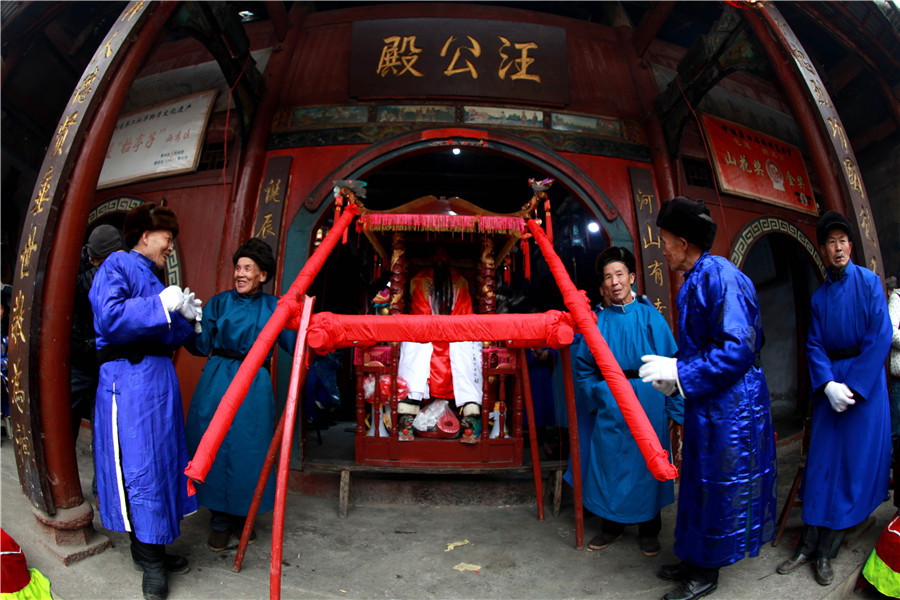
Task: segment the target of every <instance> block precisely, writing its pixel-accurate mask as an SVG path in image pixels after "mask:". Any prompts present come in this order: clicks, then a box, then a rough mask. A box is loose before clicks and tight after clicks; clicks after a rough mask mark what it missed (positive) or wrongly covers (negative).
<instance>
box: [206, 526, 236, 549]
mask: <svg viewBox="0 0 900 600" xmlns="http://www.w3.org/2000/svg"><path fill="white" fill-rule="evenodd" d="M230 539H231V530H230V529H226V530H225V531H216V530H215V529H213V530H212V531H211V532H210V534H209V538H208V539H207V540H206V546H207V547H208V548H209V549H210V550H212V551H213V552H222V551H223V550H225V548H227V547H228V540H230Z"/></svg>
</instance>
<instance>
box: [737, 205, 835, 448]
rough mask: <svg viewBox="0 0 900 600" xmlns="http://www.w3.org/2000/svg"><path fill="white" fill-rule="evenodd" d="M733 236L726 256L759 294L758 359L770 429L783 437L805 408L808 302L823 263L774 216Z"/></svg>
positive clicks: (799, 421)
mask: <svg viewBox="0 0 900 600" xmlns="http://www.w3.org/2000/svg"><path fill="white" fill-rule="evenodd" d="M735 240H736V242H735V244H734V247H733V249H732V253H731V260H732V262H734V263H735V264H736V265H737V266H738V267H739V268H740V269H741V270H742V271H743V272H744V273H745V274H746V275H747V276H748V277H750V279H751V280H752V281H753V285H754V286H755V287H756V292H757V295H758V296H759V305H760V314H761V316H762V325H763V335H764V336H765V345H764V347H763V349H762V351H761V352H760V359H761V362H762V368H763V372H764V373H765V375H766V382H767V383H768V385H769V397H770V398H771V401H772V416H773V419H774V421H775V430H776V432H777V433H778V434H779V436H778V437H779V439H785V438H786V437H790V436H792V435H795V434H797V433H798V432H800V431H801V429H802V426H803V419H804V418H805V417H806V414H807V411H808V407H809V392H810V390H809V370H808V368H807V362H806V337H807V331H808V328H809V301H810V297H811V296H812V293H813V292H814V291H815V289H816V288H817V287H818V286H819V284H820V283H821V281H822V279H823V277H824V265H823V264H822V261H821V258H820V257H819V255H818V254H817V253H816V251H815V246H814V245H813V242H812V240H810V239H809V238H808V237H807V236H806V235H805V234H804V233H803V232H801V231H800V230H799V229H798V228H797V227H796V226H795V225H793V224H792V223H790V222H789V221H786V220H784V219H780V218H777V217H763V218H760V219H756V220H755V221H753V222H751V223H749V224H748V225H747V226H746V227H744V229H743V230H742V231H741V232H740V233H739V234H738V235H737V236H736V237H735ZM773 323H778V327H774V326H771V325H769V324H773ZM767 325H768V326H767Z"/></svg>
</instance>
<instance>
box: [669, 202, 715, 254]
mask: <svg viewBox="0 0 900 600" xmlns="http://www.w3.org/2000/svg"><path fill="white" fill-rule="evenodd" d="M656 226H657V227H659V228H661V229H666V230H668V231H671V232H672V233H674V234H675V235H677V236H679V237H683V238H684V239H686V240H687V241H689V242H690V243H692V244H694V245H696V246H699V247H700V249H701V250H709V249H710V248H712V245H713V241H714V240H715V239H716V224H715V222H714V221H713V220H712V217H710V216H709V209H708V208H707V207H706V205H705V204H704V203H703V201H702V200H691V199H690V198H687V197H685V196H677V197H675V198H672V199H671V200H666V201H665V202H663V203H662V206H660V207H659V214H658V215H657V216H656Z"/></svg>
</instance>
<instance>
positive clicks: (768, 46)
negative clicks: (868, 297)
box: [741, 10, 846, 213]
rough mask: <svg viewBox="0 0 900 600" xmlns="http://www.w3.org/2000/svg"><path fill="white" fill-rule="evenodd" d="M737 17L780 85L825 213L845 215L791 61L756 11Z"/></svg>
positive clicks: (823, 144)
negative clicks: (815, 180)
mask: <svg viewBox="0 0 900 600" xmlns="http://www.w3.org/2000/svg"><path fill="white" fill-rule="evenodd" d="M741 14H742V15H743V16H744V19H745V20H746V21H747V23H748V24H749V25H750V28H751V29H752V30H753V33H754V36H755V38H756V41H758V42H759V45H760V46H761V47H762V49H763V52H765V53H766V56H767V57H768V59H769V66H771V67H772V70H773V71H775V76H776V77H775V78H776V80H777V81H778V82H779V83H780V84H781V86H782V89H783V90H784V95H785V99H786V100H787V102H788V104H789V105H790V107H791V112H792V113H793V115H794V119H795V120H796V121H797V125H799V126H800V130H801V131H802V132H803V138H804V139H805V140H806V146H807V148H808V149H809V153H810V157H811V158H812V161H813V167H814V168H815V172H816V176H817V177H818V179H819V187H820V188H821V189H822V196H823V198H824V204H825V209H826V210H836V211H838V212H840V213H844V212H846V207H845V206H844V200H843V197H842V195H841V190H842V189H843V188H842V187H841V184H840V182H839V181H838V178H837V175H836V174H835V167H834V165H833V164H832V162H831V158H830V156H829V154H828V148H827V146H826V142H825V140H824V139H823V138H822V132H821V131H820V130H819V125H818V119H817V118H816V115H815V113H814V112H813V109H812V108H811V107H810V106H809V103H808V102H807V100H806V92H805V91H804V89H803V87H801V85H800V81H799V80H798V79H797V75H796V74H795V73H794V72H793V71H792V70H791V64H792V62H793V61H792V60H789V59H788V57H786V56H785V55H784V53H783V52H782V49H781V45H780V44H778V42H776V41H775V39H774V38H773V37H772V34H771V33H770V32H769V29H768V27H767V25H766V22H765V18H764V17H763V16H761V15H760V14H759V13H758V12H757V11H756V10H745V11H742V13H741Z"/></svg>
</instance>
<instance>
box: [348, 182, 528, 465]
mask: <svg viewBox="0 0 900 600" xmlns="http://www.w3.org/2000/svg"><path fill="white" fill-rule="evenodd" d="M526 216H527V215H526V211H525V210H524V209H523V210H522V211H520V212H518V213H512V214H498V213H492V212H490V211H486V210H484V209H482V208H480V207H478V206H476V205H474V204H472V203H470V202H467V201H466V200H463V199H461V198H436V197H434V196H425V197H422V198H418V199H416V200H413V201H411V202H408V203H406V204H403V205H401V206H398V207H396V208H393V209H390V210H385V211H374V210H369V209H367V208H365V206H364V205H363V204H362V203H360V216H359V221H358V224H357V227H358V229H359V230H360V231H361V232H363V233H364V234H365V236H366V238H367V239H368V240H369V242H370V243H371V244H372V246H373V248H374V249H375V250H376V252H378V254H379V255H380V256H381V257H382V260H384V261H385V263H386V264H389V261H390V259H391V255H390V247H391V246H390V239H389V238H390V236H391V235H392V234H393V232H395V231H403V232H406V235H407V236H409V237H410V238H415V237H419V238H422V239H424V240H426V241H431V242H433V243H440V241H441V240H442V239H451V238H452V239H453V240H454V241H455V242H456V243H457V244H459V243H465V242H466V240H469V241H470V243H473V244H474V243H477V241H476V240H477V239H478V238H479V237H480V236H484V235H494V236H496V237H499V238H501V239H502V244H501V245H500V247H499V248H498V252H497V253H496V256H495V261H496V263H497V264H499V263H500V262H501V261H502V260H503V258H504V257H505V256H506V255H507V254H508V253H509V252H510V250H511V249H512V247H513V245H514V244H515V242H516V241H517V240H518V239H519V238H520V237H522V235H523V234H524V233H525V220H524V217H526ZM385 235H386V236H387V239H384V236H385ZM478 254H480V250H479V252H478ZM399 355H400V351H399V344H389V345H381V346H375V347H373V348H368V349H365V350H364V349H361V348H357V349H355V350H354V368H355V370H356V377H357V394H356V414H357V434H356V462H357V463H358V464H361V465H394V466H398V465H402V466H411V467H423V468H426V467H427V468H430V469H440V468H450V469H452V468H460V467H463V468H465V467H471V468H476V467H484V468H509V467H519V466H521V465H522V449H523V437H522V419H523V397H524V394H523V391H522V382H521V378H520V365H519V364H518V357H519V356H518V352H517V351H515V350H512V351H508V350H507V349H506V348H503V347H495V346H491V347H488V348H485V349H484V350H483V356H482V358H483V361H482V364H483V365H484V366H483V381H484V394H483V402H484V403H485V406H487V407H488V408H487V410H486V411H485V410H483V411H482V414H483V415H484V414H485V413H486V412H491V411H492V410H493V406H494V403H495V402H501V407H502V408H503V407H505V408H507V409H508V412H506V414H508V415H509V416H510V418H509V423H506V422H505V421H506V420H507V419H506V414H504V413H505V411H504V410H502V408H501V411H500V415H501V416H500V419H501V422H500V431H504V430H506V429H507V428H508V436H501V437H497V438H494V439H490V438H488V437H487V432H488V431H489V430H490V426H489V425H488V420H487V419H486V418H484V417H483V421H482V422H483V423H484V428H483V429H484V431H485V435H482V436H481V439H480V441H479V442H478V443H477V444H463V443H461V442H460V440H459V439H458V438H456V439H435V438H424V437H418V436H417V437H416V438H415V439H414V440H413V441H400V440H399V439H398V436H397V432H396V429H395V428H392V429H391V431H390V432H389V436H388V437H379V436H377V435H375V436H370V435H367V432H368V429H367V428H366V426H365V419H366V417H367V416H369V417H370V418H381V415H380V411H373V410H372V404H370V403H367V402H366V400H365V397H364V394H363V391H362V386H363V381H364V379H365V377H366V376H367V375H369V374H373V375H374V376H375V377H376V380H377V378H379V377H380V376H381V375H383V374H389V375H391V376H392V378H393V379H394V380H396V376H397V363H398V361H399ZM367 364H368V365H373V364H375V365H376V366H367ZM379 364H380V365H383V366H378V365H379ZM379 387H380V386H377V385H376V386H375V389H376V394H378V393H379V392H378V390H379ZM377 400H378V398H377V397H376V403H377ZM510 400H511V402H510ZM382 401H383V402H385V403H389V404H388V405H390V404H393V405H394V409H393V410H392V411H391V414H392V415H396V414H397V413H396V408H395V407H396V402H397V400H396V399H395V398H393V399H385V400H382ZM395 418H396V417H395ZM373 429H374V430H375V431H376V432H377V431H378V429H379V428H378V427H374V428H373Z"/></svg>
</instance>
